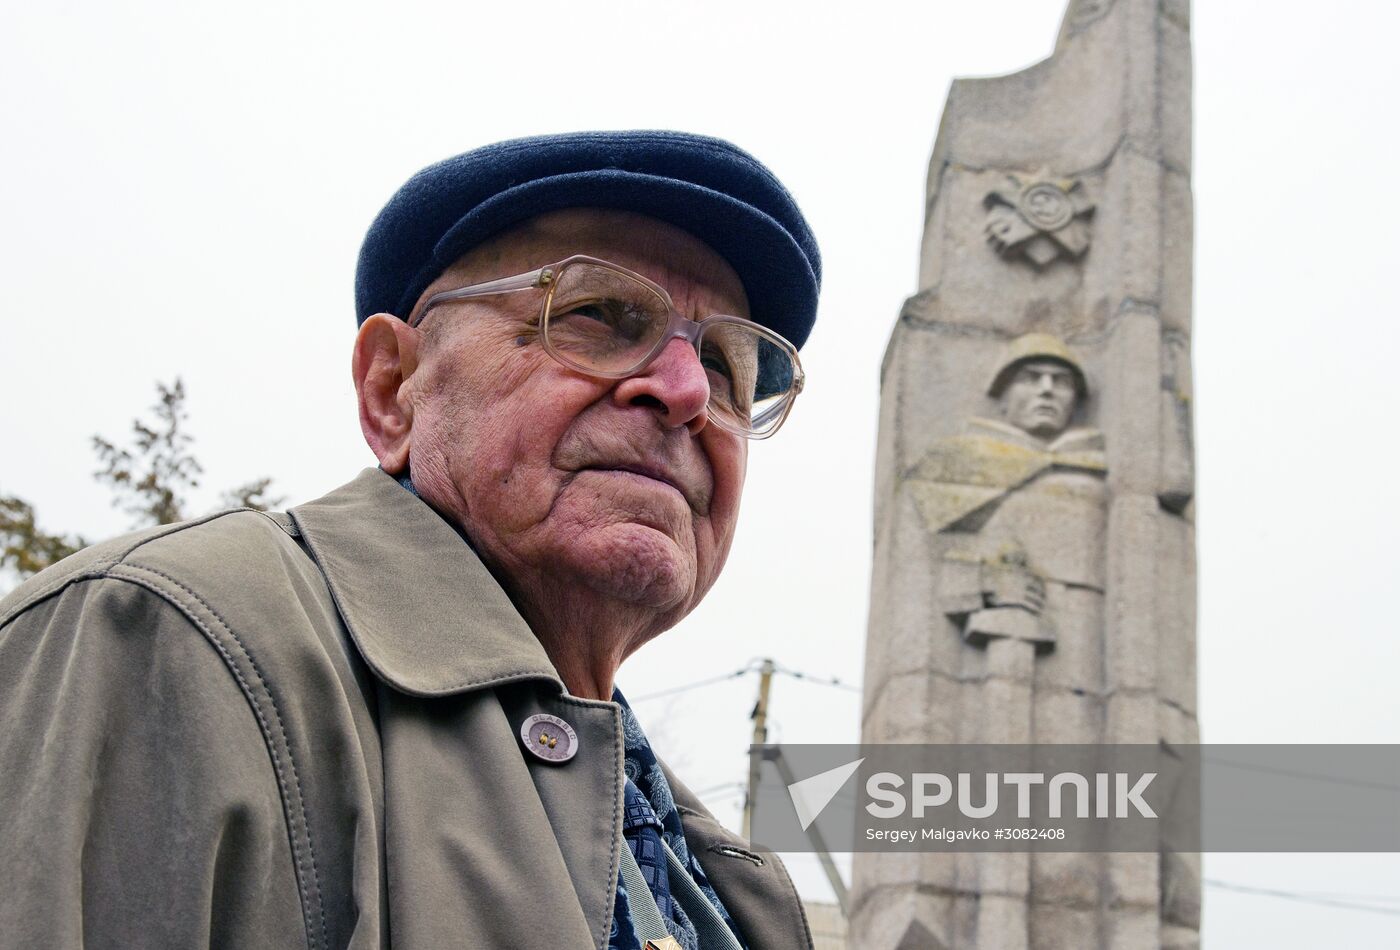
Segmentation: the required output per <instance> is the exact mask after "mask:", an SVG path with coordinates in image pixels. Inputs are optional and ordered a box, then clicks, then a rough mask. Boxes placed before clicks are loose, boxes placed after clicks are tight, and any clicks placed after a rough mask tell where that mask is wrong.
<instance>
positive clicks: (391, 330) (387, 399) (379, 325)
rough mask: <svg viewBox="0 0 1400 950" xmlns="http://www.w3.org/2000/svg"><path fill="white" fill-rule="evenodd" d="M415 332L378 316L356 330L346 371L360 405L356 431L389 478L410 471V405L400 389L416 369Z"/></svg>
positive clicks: (390, 318) (389, 317)
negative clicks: (351, 379) (353, 381)
mask: <svg viewBox="0 0 1400 950" xmlns="http://www.w3.org/2000/svg"><path fill="white" fill-rule="evenodd" d="M418 344H419V334H418V331H417V330H415V329H413V328H411V327H410V326H409V325H408V324H406V323H404V322H403V321H402V320H400V319H399V318H398V317H395V316H392V315H391V314H387V313H376V314H375V315H374V316H372V317H370V318H369V319H368V320H366V321H365V322H364V323H363V324H361V326H360V332H359V333H358V334H357V335H356V337H355V353H354V357H353V358H352V360H351V365H350V370H351V373H352V374H353V375H354V377H355V393H356V394H357V395H358V396H359V400H360V431H362V432H363V433H364V434H365V441H366V442H368V443H369V447H370V449H372V450H373V451H374V454H375V455H376V456H377V457H378V458H379V464H380V466H381V467H382V468H383V469H384V471H386V472H388V473H389V474H390V475H397V474H399V473H400V472H402V471H403V470H404V468H405V467H406V466H407V465H408V449H409V445H410V443H411V442H412V431H413V404H412V403H411V402H409V400H408V394H407V392H406V391H405V388H404V383H405V382H406V381H407V380H408V378H409V377H410V376H412V375H413V371H414V370H415V369H417V368H418Z"/></svg>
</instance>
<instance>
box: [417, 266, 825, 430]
mask: <svg viewBox="0 0 1400 950" xmlns="http://www.w3.org/2000/svg"><path fill="white" fill-rule="evenodd" d="M572 264H592V265H594V266H597V267H603V268H606V269H607V270H610V271H613V272H615V273H617V274H620V275H621V276H623V277H626V278H629V279H631V280H634V281H636V282H637V283H639V284H641V285H642V286H643V287H646V288H647V289H648V290H651V291H652V292H653V293H655V294H656V295H657V296H658V297H660V298H661V300H662V301H663V302H664V303H665V304H666V309H667V312H668V313H669V317H668V320H667V324H666V329H665V330H664V331H663V332H662V334H661V336H660V337H659V338H658V339H657V341H656V344H655V345H654V346H653V347H652V348H651V350H650V351H649V352H648V353H647V354H646V355H645V356H643V357H642V358H641V359H640V360H639V361H637V364H636V365H635V366H632V367H630V368H628V369H626V370H619V371H616V372H612V371H604V370H599V369H595V368H592V367H589V366H584V365H582V364H581V363H579V362H577V361H576V360H572V359H570V358H569V357H568V356H566V355H565V354H563V353H561V352H559V351H558V350H557V349H556V348H555V347H554V346H552V345H551V343H550V340H549V319H548V318H549V314H550V304H551V303H552V301H553V296H554V287H555V285H556V283H557V282H558V279H559V275H560V274H562V273H563V271H564V269H565V268H567V267H569V266H570V265H572ZM524 290H543V291H545V297H544V301H543V302H542V303H541V305H540V338H541V340H542V341H543V343H544V350H545V352H546V353H548V354H549V355H550V357H552V358H553V359H554V360H556V361H557V362H559V363H561V364H563V365H564V366H567V367H568V368H569V369H572V370H575V371H576V372H579V373H583V374H584V375H586V376H592V377H594V378H597V379H626V378H627V377H629V376H635V375H636V374H638V373H640V372H641V371H642V370H644V369H646V368H647V366H649V365H650V364H651V362H652V361H653V360H655V359H656V357H657V356H659V355H660V354H661V351H662V350H664V349H665V348H666V344H668V343H670V342H671V341H672V340H674V339H675V338H677V337H680V338H681V339H683V340H685V341H686V342H688V343H689V344H690V345H691V346H692V347H694V349H695V352H696V355H697V356H698V355H699V354H700V336H701V334H702V333H703V332H704V331H705V329H707V328H708V327H710V326H713V325H715V324H720V323H724V324H733V325H738V326H742V327H745V328H746V329H748V330H750V331H751V332H753V333H756V334H758V335H759V336H761V337H763V338H764V339H767V340H769V341H770V342H772V343H773V344H774V345H776V346H777V347H778V348H779V349H781V350H782V351H783V352H785V353H786V354H787V355H788V356H789V357H791V358H792V369H793V377H792V385H791V386H790V387H789V389H788V391H787V393H786V394H785V395H784V396H783V401H782V403H781V405H780V406H774V407H771V408H769V409H767V410H765V412H764V415H765V416H766V417H767V419H766V420H765V424H764V426H763V428H762V429H760V430H754V429H752V428H745V427H742V426H739V425H735V424H734V423H732V422H729V421H727V420H725V419H724V417H723V414H722V413H713V412H712V413H711V414H710V420H711V421H712V422H714V423H715V424H716V425H718V426H720V428H722V429H726V430H728V431H730V432H733V433H735V434H737V435H741V436H743V437H745V438H747V439H766V438H769V437H770V436H772V435H773V433H775V432H777V431H778V429H780V428H782V425H783V423H784V422H785V421H786V420H787V417H788V413H790V412H791V411H792V404H793V403H794V402H796V400H797V394H798V393H800V392H801V391H802V387H803V384H804V382H805V380H806V376H805V374H804V373H803V371H802V363H801V361H800V360H799V359H798V357H797V348H796V347H795V346H793V345H792V344H791V343H789V342H788V341H787V340H786V339H784V338H783V337H782V336H781V335H780V334H777V333H774V332H773V331H772V330H770V329H768V328H767V327H765V326H763V325H761V324H758V323H754V322H753V321H752V320H745V319H743V318H742V317H732V316H729V315H728V314H721V313H715V314H711V315H709V316H707V317H704V318H702V319H700V320H691V319H690V318H689V317H684V316H682V315H681V314H680V313H679V312H678V311H677V310H676V305H675V304H674V303H673V302H672V301H671V295H670V294H668V293H667V292H666V290H665V288H663V287H661V286H659V285H658V284H656V283H654V282H653V281H650V280H648V279H647V278H645V277H643V276H642V275H641V274H638V273H636V272H634V271H630V270H628V269H627V268H625V267H620V266H618V265H617V264H613V263H610V262H609V261H604V260H600V259H598V258H596V257H588V256H587V255H584V254H575V255H573V256H572V257H568V258H565V259H564V260H562V261H560V262H559V263H557V264H546V265H545V266H544V267H541V268H538V269H536V270H532V271H529V272H528V273H525V274H516V275H515V276H513V277H500V278H497V279H496V280H488V281H485V282H484V283H480V284H472V285H471V286H470V287H459V288H457V289H455V290H444V291H442V292H441V293H436V294H433V295H432V296H431V297H429V298H428V299H427V301H426V302H425V303H424V304H423V308H422V309H421V310H419V311H418V313H417V315H416V316H414V317H413V318H412V319H411V320H409V323H408V325H409V326H411V327H416V326H418V324H419V323H421V322H422V320H423V318H424V317H425V316H427V314H428V311H429V310H432V309H433V308H434V307H437V306H439V305H441V304H445V303H452V302H454V301H457V300H467V299H470V298H473V297H486V296H490V295H492V294H511V293H518V292H520V291H524Z"/></svg>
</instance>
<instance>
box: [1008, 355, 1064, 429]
mask: <svg viewBox="0 0 1400 950" xmlns="http://www.w3.org/2000/svg"><path fill="white" fill-rule="evenodd" d="M1078 398H1079V394H1078V390H1077V389H1076V388H1075V382H1074V371H1073V370H1071V369H1070V368H1069V367H1068V366H1066V365H1065V364H1063V363H1061V362H1059V361H1057V360H1031V361H1029V362H1026V363H1022V364H1021V365H1020V367H1018V368H1017V370H1016V374H1015V375H1014V376H1012V377H1011V382H1010V383H1008V384H1007V386H1006V391H1005V392H1003V393H1002V394H1001V405H1002V412H1003V413H1004V414H1005V416H1006V421H1007V422H1009V423H1011V424H1012V425H1014V426H1016V427H1017V428H1018V429H1023V430H1025V431H1026V432H1029V433H1030V434H1031V435H1033V436H1035V437H1036V438H1039V439H1050V438H1054V437H1055V436H1057V435H1059V434H1060V433H1061V432H1063V431H1064V430H1065V427H1066V426H1068V425H1069V420H1070V417H1071V416H1073V415H1074V406H1075V403H1076V402H1078Z"/></svg>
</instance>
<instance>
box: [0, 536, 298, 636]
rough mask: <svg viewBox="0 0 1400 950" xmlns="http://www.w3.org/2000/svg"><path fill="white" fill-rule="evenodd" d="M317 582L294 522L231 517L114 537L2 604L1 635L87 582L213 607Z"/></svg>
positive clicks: (70, 559) (35, 580) (62, 563)
mask: <svg viewBox="0 0 1400 950" xmlns="http://www.w3.org/2000/svg"><path fill="white" fill-rule="evenodd" d="M316 575H318V572H317V571H316V569H315V565H314V563H313V562H312V561H311V559H310V557H309V556H308V555H306V554H305V553H303V551H302V549H301V547H300V546H299V545H298V544H297V541H296V529H295V527H294V526H293V524H292V522H291V519H289V518H288V517H287V516H285V515H282V514H278V513H266V512H260V511H252V510H250V509H233V510H229V511H222V512H218V513H215V514H212V515H208V516H206V517H204V518H199V519H195V520H191V521H183V522H179V523H178V524H171V525H160V526H157V527H153V528H146V529H143V530H141V531H135V532H131V533H129V534H124V535H119V536H117V537H115V538H110V539H108V540H106V541H102V542H99V543H97V544H94V545H91V546H89V547H87V548H84V549H83V550H81V551H79V552H77V553H76V554H73V555H72V556H70V557H67V558H64V559H63V560H62V561H60V562H58V563H57V564H54V565H53V566H51V567H49V568H46V569H45V570H43V571H40V572H39V573H37V574H35V575H34V576H33V577H31V578H29V579H28V580H26V581H25V582H24V583H23V584H21V585H19V587H17V588H15V589H14V590H13V591H11V592H10V593H9V594H8V595H7V596H6V597H5V598H4V599H3V600H0V627H3V626H4V625H6V624H8V623H10V622H11V621H12V620H13V619H14V618H15V617H17V616H18V615H20V614H22V613H24V612H25V611H26V610H29V609H30V608H32V607H33V606H34V605H36V604H38V603H40V602H42V601H44V600H46V599H48V598H50V597H54V596H56V595H58V594H61V593H62V592H63V591H64V590H65V589H66V588H68V587H69V586H71V585H73V584H75V583H79V582H81V581H85V580H94V579H100V578H115V579H120V580H126V581H129V582H132V583H137V584H139V585H140V586H144V587H147V588H148V589H151V590H152V591H153V592H155V593H156V594H158V595H161V596H166V597H167V599H169V597H170V596H171V595H177V594H179V593H181V592H183V594H184V595H185V596H186V598H194V599H198V600H205V601H211V602H213V601H218V600H221V599H223V598H224V596H225V593H226V592H230V591H243V592H244V594H245V595H246V596H253V597H256V596H258V595H260V594H266V593H269V591H268V588H269V586H271V587H273V588H276V589H279V590H285V588H286V586H287V584H288V582H289V580H290V579H291V578H293V577H295V578H298V579H301V580H303V581H307V580H311V579H312V578H313V576H316Z"/></svg>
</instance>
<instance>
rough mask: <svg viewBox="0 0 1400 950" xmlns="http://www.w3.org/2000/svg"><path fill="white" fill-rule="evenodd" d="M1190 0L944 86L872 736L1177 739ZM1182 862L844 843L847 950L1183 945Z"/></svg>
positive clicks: (1190, 665) (905, 397) (1188, 680)
mask: <svg viewBox="0 0 1400 950" xmlns="http://www.w3.org/2000/svg"><path fill="white" fill-rule="evenodd" d="M1191 200H1192V199H1191V45H1190V9H1189V3H1188V0H1073V2H1072V3H1071V4H1070V7H1069V10H1068V12H1067V13H1066V15H1065V20H1064V24H1063V26H1062V28H1061V31H1060V36H1059V40H1058V42H1057V44H1056V48H1055V52H1054V54H1053V55H1052V56H1051V57H1050V58H1049V59H1047V60H1045V61H1043V62H1041V63H1038V64H1036V65H1035V66H1032V67H1030V68H1029V69H1026V70H1023V71H1022V72H1019V73H1015V74H1013V75H1009V76H1001V77H997V78H992V79H963V80H958V81H957V82H955V83H954V84H953V87H952V90H951V92H950V93H949V96H948V102H947V105H946V107H945V109H944V113H943V119H942V124H941V126H940V128H939V132H938V139H937V142H936V144H935V145H934V150H933V158H932V160H931V162H930V164H929V177H928V190H927V205H926V209H925V213H926V222H925V229H924V237H923V247H922V255H921V265H920V277H919V290H918V293H916V294H915V295H914V296H912V297H910V298H909V300H908V301H907V302H906V303H905V305H904V308H903V310H902V312H901V313H900V315H899V320H898V322H897V324H896V326H895V329H894V332H893V335H892V336H891V339H890V342H889V346H888V349H887V350H886V353H885V359H884V364H883V366H882V369H881V415H880V435H879V449H878V456H877V462H876V487H875V563H874V575H873V581H872V591H871V609H870V622H869V631H868V641H867V651H866V681H865V705H864V720H863V726H862V738H863V740H864V741H865V742H867V743H892V742H919V743H1078V744H1130V743H1131V744H1144V745H1157V744H1159V743H1160V744H1162V747H1163V748H1170V747H1172V746H1173V745H1190V744H1194V743H1196V742H1197V741H1198V736H1199V733H1198V727H1197V720H1196V643H1195V600H1196V594H1195V531H1194V513H1195V510H1194V504H1193V497H1194V485H1193V474H1194V461H1193V458H1192V442H1191V434H1192V423H1191V418H1192V411H1193V402H1192V397H1191V366H1190V352H1191V230H1192V220H1191V213H1192V211H1191ZM1199 926H1200V877H1199V858H1198V856H1196V855H1190V854H1187V855H1180V854H1174V853H1171V852H1170V851H1169V850H1166V849H1163V850H1162V851H1161V852H1160V853H1157V854H1152V853H1128V854H1052V853H1033V854H1030V853H1019V854H878V853H877V854H858V855H856V860H855V867H854V882H853V894H852V917H851V941H852V946H854V947H869V948H881V950H884V948H902V950H916V948H917V950H936V948H958V950H965V948H967V950H971V948H977V950H1029V948H1036V950H1042V948H1043V950H1051V948H1054V950H1059V948H1063V950H1085V948H1100V947H1102V948H1115V950H1117V948H1125V950H1126V948H1144V950H1145V948H1154V950H1155V948H1159V947H1174V948H1185V947H1196V946H1198V945H1199V937H1198V932H1199Z"/></svg>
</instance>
